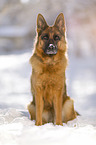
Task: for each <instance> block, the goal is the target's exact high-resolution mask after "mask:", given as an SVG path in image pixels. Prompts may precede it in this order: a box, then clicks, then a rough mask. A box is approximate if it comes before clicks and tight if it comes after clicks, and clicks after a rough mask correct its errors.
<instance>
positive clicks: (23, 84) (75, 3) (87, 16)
mask: <svg viewBox="0 0 96 145" xmlns="http://www.w3.org/2000/svg"><path fill="white" fill-rule="evenodd" d="M60 12H63V13H64V16H65V21H66V32H67V39H68V54H69V66H68V69H67V74H66V75H67V83H68V93H69V95H70V96H71V97H72V98H73V99H74V100H75V106H76V109H77V111H78V112H80V113H81V114H83V115H85V114H86V115H88V116H89V115H90V116H94V117H96V0H85V1H84V0H0V108H2V109H4V108H10V107H15V108H19V109H24V108H25V106H26V105H27V103H29V101H30V100H31V94H30V73H31V66H30V65H29V63H28V61H29V58H30V56H31V51H32V48H33V42H34V38H35V35H36V19H37V15H38V13H41V14H42V15H43V16H44V17H45V19H46V21H47V23H48V24H49V25H52V24H54V21H55V19H56V17H57V15H58V14H59V13H60ZM5 100H6V101H5Z"/></svg>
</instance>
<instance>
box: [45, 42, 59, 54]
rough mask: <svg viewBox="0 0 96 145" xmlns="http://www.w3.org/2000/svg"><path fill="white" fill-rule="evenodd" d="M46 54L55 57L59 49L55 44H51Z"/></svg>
mask: <svg viewBox="0 0 96 145" xmlns="http://www.w3.org/2000/svg"><path fill="white" fill-rule="evenodd" d="M45 53H46V54H48V55H52V54H53V55H55V54H56V53H57V47H56V46H55V45H54V44H49V46H48V48H47V49H46V52H45Z"/></svg>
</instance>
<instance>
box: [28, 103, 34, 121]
mask: <svg viewBox="0 0 96 145" xmlns="http://www.w3.org/2000/svg"><path fill="white" fill-rule="evenodd" d="M27 109H28V111H29V114H30V119H31V120H36V107H35V105H34V104H33V102H31V103H30V104H29V105H28V106H27Z"/></svg>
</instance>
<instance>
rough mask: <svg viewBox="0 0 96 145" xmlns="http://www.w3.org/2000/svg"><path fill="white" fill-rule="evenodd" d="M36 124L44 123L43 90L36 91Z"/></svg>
mask: <svg viewBox="0 0 96 145" xmlns="http://www.w3.org/2000/svg"><path fill="white" fill-rule="evenodd" d="M35 99H36V100H35V101H36V125H38V126H39V125H42V112H43V98H42V91H40V90H39V91H38V90H37V91H36V96H35Z"/></svg>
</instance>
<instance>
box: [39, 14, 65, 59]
mask: <svg viewBox="0 0 96 145" xmlns="http://www.w3.org/2000/svg"><path fill="white" fill-rule="evenodd" d="M65 45H66V40H65V21H64V15H63V13H60V14H59V15H58V17H57V18H56V21H55V23H54V25H53V26H48V24H47V23H46V21H45V19H44V17H43V16H42V15H41V14H39V15H38V17H37V44H36V48H37V49H38V51H42V54H43V55H47V56H53V55H56V54H57V53H58V51H63V52H64V51H66V47H64V46H65Z"/></svg>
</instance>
